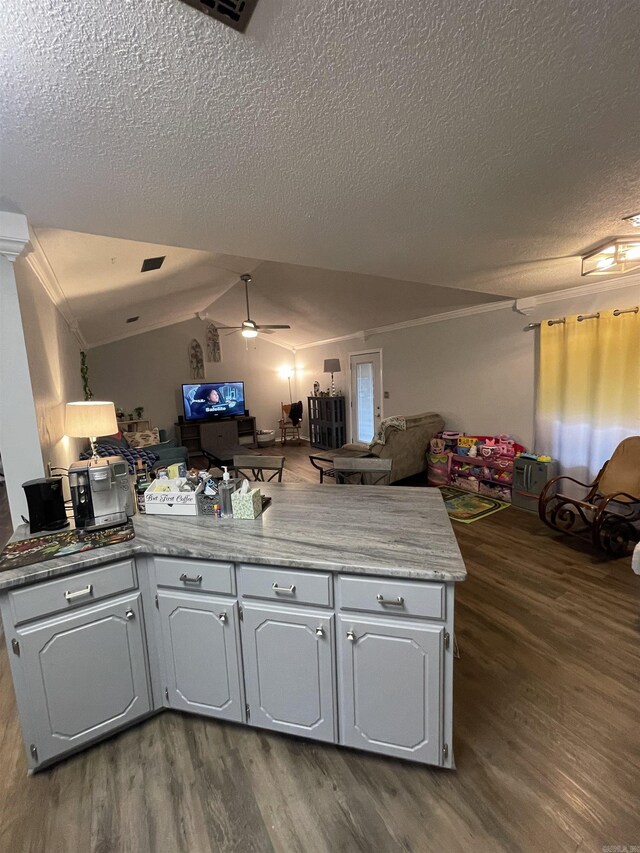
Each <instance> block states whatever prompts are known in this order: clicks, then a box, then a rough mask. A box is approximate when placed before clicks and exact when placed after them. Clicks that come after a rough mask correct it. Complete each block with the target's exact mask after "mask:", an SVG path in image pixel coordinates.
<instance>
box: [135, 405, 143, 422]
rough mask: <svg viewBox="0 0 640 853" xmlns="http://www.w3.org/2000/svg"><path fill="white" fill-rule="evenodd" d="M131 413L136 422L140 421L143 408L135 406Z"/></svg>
mask: <svg viewBox="0 0 640 853" xmlns="http://www.w3.org/2000/svg"><path fill="white" fill-rule="evenodd" d="M133 411H134V412H135V416H136V420H137V421H141V420H142V416H143V414H144V406H136V407H135V409H134V410H133Z"/></svg>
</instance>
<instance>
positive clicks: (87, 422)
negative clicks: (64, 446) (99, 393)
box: [64, 400, 118, 462]
mask: <svg viewBox="0 0 640 853" xmlns="http://www.w3.org/2000/svg"><path fill="white" fill-rule="evenodd" d="M64 431H65V434H66V435H68V436H70V437H71V438H88V439H89V441H90V442H91V453H92V456H91V461H92V462H97V461H98V459H99V456H98V451H97V450H96V439H97V436H99V435H113V434H114V433H116V432H118V422H117V420H116V409H115V406H114V405H113V403H105V402H104V401H101V400H85V401H82V402H78V403H67V405H66V409H65V423H64Z"/></svg>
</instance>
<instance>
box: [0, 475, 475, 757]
mask: <svg viewBox="0 0 640 853" xmlns="http://www.w3.org/2000/svg"><path fill="white" fill-rule="evenodd" d="M260 487H261V490H262V492H263V493H264V494H267V495H270V496H271V497H272V503H271V505H270V506H269V507H268V508H267V510H266V511H265V512H264V513H263V515H262V516H260V517H259V518H258V519H255V520H251V521H244V520H242V521H241V520H234V519H211V518H208V517H184V516H181V517H179V518H173V517H165V516H153V517H145V516H137V517H136V518H135V519H134V526H135V531H136V536H135V538H134V539H132V540H130V541H127V542H123V543H120V544H117V545H110V546H107V547H104V548H99V549H95V550H91V551H87V552H83V553H76V554H73V555H69V556H67V557H59V558H55V559H53V560H49V561H46V562H40V563H36V564H33V565H30V566H25V567H22V568H15V569H9V570H6V571H3V572H2V573H0V609H1V612H2V617H3V622H4V627H5V635H6V641H7V646H8V650H9V659H10V662H11V669H12V675H13V680H14V686H15V691H16V697H17V702H18V709H19V713H20V720H21V725H22V731H23V736H24V740H25V746H26V750H27V762H28V768H29V771H30V772H33V771H35V770H37V769H39V768H41V767H44V766H47V765H48V764H51V763H53V762H54V761H56V760H58V759H59V758H61V757H62V756H64V755H67V754H69V753H71V752H74V751H77V750H78V749H81V748H84V747H86V746H88V745H89V744H91V743H93V742H95V741H97V740H99V739H101V738H104V737H107V736H108V735H110V734H112V733H114V732H116V731H119V730H121V729H123V728H125V727H126V726H128V725H130V724H131V723H133V722H137V721H139V720H141V719H143V718H144V717H147V716H150V715H151V714H154V713H158V712H160V711H162V710H163V709H164V708H173V709H177V710H181V711H186V712H193V713H197V714H200V715H204V716H210V717H213V718H217V719H221V720H227V721H233V722H236V723H243V724H248V725H252V726H258V727H262V728H266V729H270V730H273V731H278V732H283V733H287V734H295V735H302V736H304V737H307V738H310V739H314V740H320V741H325V742H330V743H337V744H341V745H344V746H349V747H356V748H359V749H365V750H369V751H372V752H377V753H381V754H384V755H390V756H396V757H401V758H406V759H409V760H413V761H418V762H422V763H425V764H432V765H437V766H442V767H448V768H451V767H453V766H454V764H453V754H452V726H453V689H452V688H453V629H454V621H453V620H454V586H455V583H456V582H457V581H462V580H464V578H465V576H466V570H465V567H464V563H463V561H462V558H461V555H460V551H459V549H458V545H457V542H456V539H455V537H454V534H453V531H452V529H451V523H450V521H449V518H448V516H447V513H446V510H445V507H444V503H443V501H442V497H441V495H440V492H439V491H438V490H437V489H416V488H402V487H389V488H384V487H368V486H340V487H335V488H334V487H327V486H316V485H311V484H289V483H287V484H260ZM25 534H26V530H25V529H23V528H21V529H20V530H19V531H18V532H17V533H16V534H15V536H14V540H15V539H17V538H21V537H22V538H24V536H25Z"/></svg>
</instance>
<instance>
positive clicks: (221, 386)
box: [182, 382, 244, 421]
mask: <svg viewBox="0 0 640 853" xmlns="http://www.w3.org/2000/svg"><path fill="white" fill-rule="evenodd" d="M182 405H183V408H184V419H185V421H210V420H215V419H216V418H230V417H233V416H234V415H235V416H237V415H244V382H200V383H198V384H197V385H196V384H191V385H183V386H182Z"/></svg>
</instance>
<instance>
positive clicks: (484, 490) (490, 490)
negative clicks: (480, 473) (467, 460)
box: [480, 481, 511, 503]
mask: <svg viewBox="0 0 640 853" xmlns="http://www.w3.org/2000/svg"><path fill="white" fill-rule="evenodd" d="M480 494H481V495H485V497H488V498H495V500H497V501H504V503H511V486H503V485H500V483H487V482H486V481H485V482H481V483H480Z"/></svg>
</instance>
